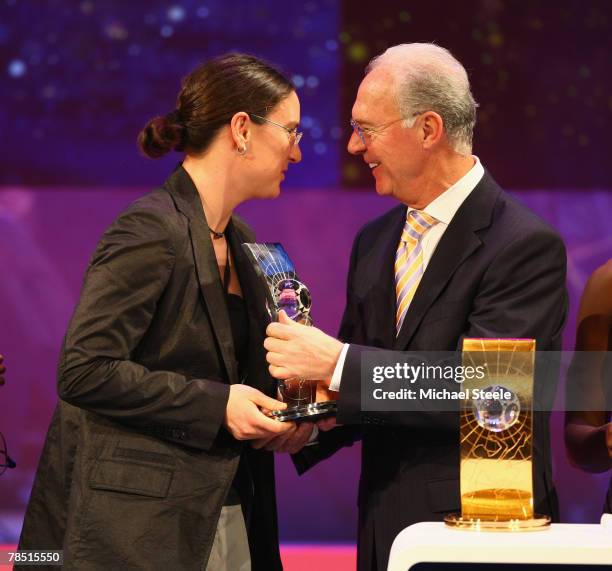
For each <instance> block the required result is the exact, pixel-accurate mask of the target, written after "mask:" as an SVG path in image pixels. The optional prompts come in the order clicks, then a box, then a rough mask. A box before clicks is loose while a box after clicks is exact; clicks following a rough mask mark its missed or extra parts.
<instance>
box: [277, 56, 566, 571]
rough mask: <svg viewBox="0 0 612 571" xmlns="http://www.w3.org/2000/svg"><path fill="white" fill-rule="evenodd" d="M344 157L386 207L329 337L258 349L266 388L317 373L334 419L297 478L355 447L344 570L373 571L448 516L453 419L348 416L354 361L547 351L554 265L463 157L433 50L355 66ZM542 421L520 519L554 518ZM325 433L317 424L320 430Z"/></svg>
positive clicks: (556, 331) (559, 317)
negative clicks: (354, 553)
mask: <svg viewBox="0 0 612 571" xmlns="http://www.w3.org/2000/svg"><path fill="white" fill-rule="evenodd" d="M352 116H353V118H352V121H351V124H352V125H353V129H354V130H353V133H352V135H351V138H350V140H349V143H348V150H349V152H350V153H352V154H355V155H361V156H362V157H363V160H364V161H365V162H366V164H368V165H369V167H370V169H371V171H372V174H373V176H374V179H375V184H376V192H377V193H378V194H380V195H386V196H393V197H394V198H395V199H397V200H398V202H399V203H400V204H399V205H398V206H396V207H395V208H393V209H392V210H391V211H389V212H388V213H386V214H384V215H383V216H381V217H380V218H377V219H376V220H373V221H372V222H370V223H369V224H367V225H366V226H364V227H363V228H362V229H361V230H360V232H359V233H358V234H357V237H356V238H355V241H354V244H353V250H352V254H351V260H350V266H349V275H348V287H347V304H346V309H345V313H344V317H343V319H342V324H341V327H340V333H339V337H340V339H341V340H342V341H344V342H346V344H345V345H343V344H342V343H341V342H340V341H338V340H336V339H333V338H331V337H329V336H327V335H325V334H324V333H323V332H321V331H320V330H318V329H316V328H309V327H304V326H302V325H299V324H295V323H290V322H289V320H286V319H285V318H284V316H282V319H281V323H276V324H272V325H270V326H269V328H268V335H269V337H268V339H266V342H265V347H266V348H267V349H268V351H269V353H268V356H267V359H268V362H269V363H270V371H271V373H272V375H273V376H275V377H277V378H281V379H282V378H288V377H292V376H302V377H308V378H315V379H326V384H328V385H329V388H330V389H332V390H335V391H339V394H338V403H339V404H338V406H339V410H338V417H337V422H338V424H341V425H345V426H342V427H338V428H335V429H333V430H331V431H329V432H327V433H323V434H321V435H320V437H319V442H318V444H316V445H314V446H310V447H307V448H305V449H304V450H303V451H302V453H301V455H300V456H299V457H297V458H296V463H297V465H298V468H299V470H300V471H304V470H306V469H307V468H309V467H310V466H311V465H313V464H314V463H316V462H317V461H319V460H320V459H322V458H325V457H327V456H329V455H331V454H332V453H333V452H334V451H335V450H336V449H338V448H339V447H340V446H342V445H346V444H348V443H351V442H352V441H353V440H355V438H357V437H359V436H361V438H362V455H363V459H362V474H361V482H360V490H359V543H358V566H359V569H361V570H368V571H369V570H371V569H378V570H382V569H386V566H387V561H388V557H389V551H390V548H391V544H392V542H393V540H394V538H395V536H396V535H397V534H398V533H399V532H400V531H401V530H402V529H403V528H404V527H406V526H408V525H410V524H413V523H415V522H418V521H423V520H442V519H443V517H444V515H445V514H446V513H448V512H451V511H458V510H459V509H460V498H459V480H458V478H459V440H458V427H459V425H458V415H457V414H455V413H434V412H421V413H414V412H406V413H374V412H362V411H361V407H360V404H361V392H360V390H361V387H360V362H361V354H362V353H363V352H364V351H368V350H372V348H385V349H392V350H396V351H424V350H429V351H434V350H439V351H454V350H456V349H458V348H460V347H461V342H462V339H463V338H464V337H481V338H497V337H514V338H535V339H536V340H537V348H538V350H553V349H558V348H559V346H560V336H561V330H562V327H563V324H564V321H565V316H566V308H567V298H566V290H565V272H566V255H565V249H564V246H563V243H562V242H561V240H560V238H559V237H558V236H557V234H556V233H555V232H554V231H553V230H552V229H550V228H549V227H548V226H547V225H546V224H544V223H543V222H542V221H541V220H539V219H538V218H537V217H536V216H535V215H534V214H533V213H531V212H530V211H529V210H527V209H526V208H525V207H523V206H521V205H520V204H519V203H517V202H516V201H515V200H513V199H512V198H511V197H510V196H508V195H507V194H505V193H504V192H503V191H502V190H501V188H500V187H499V186H498V185H497V183H496V182H495V181H494V180H493V178H492V177H491V175H490V174H489V173H488V172H487V171H486V170H484V167H483V166H482V165H481V163H480V161H479V160H478V158H477V157H475V156H472V154H471V147H472V130H473V126H474V124H475V117H476V103H475V101H474V99H473V97H472V94H471V92H470V86H469V82H468V78H467V74H466V71H465V69H464V68H463V67H462V65H461V64H460V63H459V62H458V61H457V60H456V59H455V58H454V57H453V56H452V55H451V54H450V53H449V52H448V51H447V50H445V49H443V48H440V47H438V46H436V45H433V44H407V45H400V46H395V47H393V48H390V49H389V50H387V51H386V52H385V53H384V54H383V55H381V56H380V57H378V58H376V59H374V60H373V61H372V62H371V63H370V65H369V66H368V68H367V70H366V76H365V78H364V80H363V81H362V83H361V85H360V87H359V91H358V93H357V98H356V100H355V103H354V105H353V110H352ZM547 422H548V418H547V416H546V415H545V414H537V415H536V418H535V431H536V442H535V450H534V452H535V464H536V465H535V470H534V482H535V509H536V512H538V513H547V514H551V515H552V516H553V518H555V517H556V514H557V508H556V498H555V495H554V489H553V485H552V480H551V469H550V458H549V440H548V439H549V436H548V425H547ZM322 427H323V428H329V426H322Z"/></svg>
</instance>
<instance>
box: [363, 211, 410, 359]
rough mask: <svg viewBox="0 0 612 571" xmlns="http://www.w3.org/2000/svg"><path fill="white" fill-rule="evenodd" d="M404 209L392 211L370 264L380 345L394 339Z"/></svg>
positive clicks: (392, 341)
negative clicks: (399, 247) (396, 266)
mask: <svg viewBox="0 0 612 571" xmlns="http://www.w3.org/2000/svg"><path fill="white" fill-rule="evenodd" d="M406 210H407V209H406V207H405V206H400V207H398V208H397V209H396V210H395V211H393V212H392V216H391V218H390V220H389V224H388V226H387V231H386V232H385V233H384V235H383V236H381V239H380V240H379V244H380V245H381V247H380V250H379V252H378V253H377V255H376V258H375V260H376V262H375V263H374V264H373V266H372V268H373V272H372V275H373V276H374V278H375V279H377V280H378V285H377V286H375V287H374V290H373V291H374V294H373V295H374V300H373V301H374V307H375V308H376V311H377V312H380V313H379V315H380V323H381V328H380V331H377V332H376V333H377V335H376V337H377V338H380V339H381V341H382V343H381V347H392V346H393V343H394V341H395V306H396V300H395V254H396V252H397V245H398V244H399V241H400V238H401V235H402V230H403V228H404V224H405V221H406ZM389 292H391V295H389ZM368 337H370V336H369V335H368Z"/></svg>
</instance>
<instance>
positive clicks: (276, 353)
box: [264, 311, 342, 386]
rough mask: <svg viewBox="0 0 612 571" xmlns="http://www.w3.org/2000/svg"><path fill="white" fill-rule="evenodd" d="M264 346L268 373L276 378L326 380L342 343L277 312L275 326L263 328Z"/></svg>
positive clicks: (333, 367) (283, 313)
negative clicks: (265, 336)
mask: <svg viewBox="0 0 612 571" xmlns="http://www.w3.org/2000/svg"><path fill="white" fill-rule="evenodd" d="M266 333H267V335H268V337H267V338H266V340H265V341H264V347H265V348H266V349H267V350H268V354H267V355H266V359H267V361H268V363H269V364H270V367H269V368H270V374H271V375H272V376H273V377H276V378H277V379H291V378H293V377H299V378H303V379H326V380H325V381H324V382H325V384H326V385H327V386H329V382H330V380H331V376H332V374H333V372H334V369H335V367H336V363H337V361H338V357H339V356H340V353H341V352H342V343H341V342H340V341H338V340H337V339H334V338H333V337H330V336H329V335H326V334H325V333H323V331H321V330H320V329H317V328H316V327H308V326H307V325H302V324H301V323H296V322H295V321H292V320H291V319H289V318H288V317H287V314H286V313H285V312H284V311H279V313H278V323H271V324H270V325H268V328H267V329H266Z"/></svg>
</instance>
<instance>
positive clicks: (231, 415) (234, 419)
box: [223, 385, 295, 440]
mask: <svg viewBox="0 0 612 571" xmlns="http://www.w3.org/2000/svg"><path fill="white" fill-rule="evenodd" d="M286 407H287V405H286V404H285V403H283V402H281V401H278V400H276V399H273V398H271V397H269V396H266V395H264V394H263V393H262V392H260V391H258V390H257V389H255V388H253V387H249V386H248V385H231V386H230V393H229V399H228V401H227V406H226V408H225V417H224V419H223V424H224V425H225V427H226V428H227V429H228V430H229V432H230V433H231V435H232V436H233V437H234V438H235V439H236V440H253V439H255V438H269V437H273V436H277V435H280V434H285V433H288V432H291V431H292V430H294V429H295V425H294V423H293V422H280V421H278V420H274V419H272V418H270V417H268V416H266V415H265V414H264V413H263V412H262V411H261V410H260V408H264V409H267V410H279V409H284V408H286Z"/></svg>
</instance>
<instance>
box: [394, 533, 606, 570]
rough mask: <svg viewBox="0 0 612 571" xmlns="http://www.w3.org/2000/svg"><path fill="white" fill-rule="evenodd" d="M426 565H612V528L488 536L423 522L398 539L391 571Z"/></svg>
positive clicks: (494, 534) (400, 535)
mask: <svg viewBox="0 0 612 571" xmlns="http://www.w3.org/2000/svg"><path fill="white" fill-rule="evenodd" d="M422 562H434V563H438V562H439V563H442V562H453V563H564V564H582V565H585V564H590V565H604V564H608V565H612V526H603V525H599V524H593V525H591V524H588V525H587V524H564V523H558V524H552V525H551V526H550V527H549V528H548V529H546V530H544V531H525V532H490V531H486V532H485V531H463V530H458V529H452V528H449V527H447V526H445V525H444V524H443V523H439V522H422V523H417V524H414V525H411V526H409V527H407V528H406V529H404V530H403V531H402V532H400V533H399V535H398V536H397V537H396V538H395V541H394V542H393V546H392V547H391V554H390V557H389V567H388V568H387V571H407V570H408V569H410V568H411V567H412V566H413V565H415V564H416V563H422Z"/></svg>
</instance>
